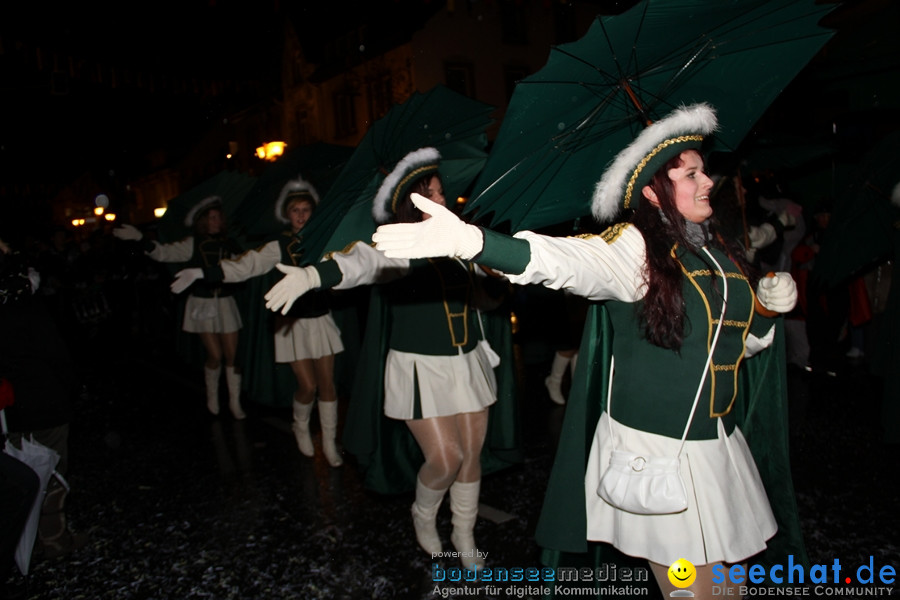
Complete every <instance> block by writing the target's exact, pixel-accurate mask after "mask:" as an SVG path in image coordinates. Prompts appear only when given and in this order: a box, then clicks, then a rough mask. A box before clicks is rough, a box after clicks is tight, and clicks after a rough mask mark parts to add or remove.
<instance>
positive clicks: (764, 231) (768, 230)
mask: <svg viewBox="0 0 900 600" xmlns="http://www.w3.org/2000/svg"><path fill="white" fill-rule="evenodd" d="M747 237H749V238H750V247H751V248H754V249H759V248H765V247H766V246H768V245H769V244H771V243H772V242H774V241H775V240H776V239H777V238H778V232H777V231H775V227H773V226H772V224H771V223H763V224H762V225H760V226H759V227H755V226H754V227H750V231H749V232H748V233H747Z"/></svg>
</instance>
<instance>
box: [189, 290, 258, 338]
mask: <svg viewBox="0 0 900 600" xmlns="http://www.w3.org/2000/svg"><path fill="white" fill-rule="evenodd" d="M242 326H243V322H242V321H241V313H240V311H239V310H238V305H237V302H235V300H234V297H233V296H222V297H216V298H198V297H197V296H188V297H187V301H186V302H185V304H184V321H182V324H181V329H182V330H184V331H187V332H189V333H232V332H235V331H238V330H240V328H241V327H242Z"/></svg>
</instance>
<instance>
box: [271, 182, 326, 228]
mask: <svg viewBox="0 0 900 600" xmlns="http://www.w3.org/2000/svg"><path fill="white" fill-rule="evenodd" d="M295 199H303V200H309V201H310V202H312V205H313V208H315V207H316V206H318V204H319V192H317V191H316V188H315V187H313V184H311V183H310V182H308V181H306V180H305V179H303V177H300V176H298V177H297V178H296V179H291V180H290V181H288V182H287V183H286V184H284V187H282V188H281V193H280V194H278V200H277V201H276V202H275V218H276V219H278V221H279V222H280V223H285V224H286V223H290V222H291V220H290V219H288V216H287V215H286V214H285V211H286V210H287V207H288V204H289V203H290V202H291V201H292V200H295Z"/></svg>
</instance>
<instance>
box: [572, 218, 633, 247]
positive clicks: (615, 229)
mask: <svg viewBox="0 0 900 600" xmlns="http://www.w3.org/2000/svg"><path fill="white" fill-rule="evenodd" d="M630 226H631V223H616V224H615V225H613V226H612V227H609V228H607V229H606V231H604V232H603V233H601V234H600V237H601V238H603V241H604V242H606V243H607V244H612V243H613V242H614V241H616V240H617V239H619V236H621V235H622V233H624V232H625V229H626V228H628V227H630ZM579 237H581V236H579Z"/></svg>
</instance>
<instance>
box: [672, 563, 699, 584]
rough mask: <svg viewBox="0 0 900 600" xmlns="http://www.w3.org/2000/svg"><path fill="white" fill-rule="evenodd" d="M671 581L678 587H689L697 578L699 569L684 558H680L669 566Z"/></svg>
mask: <svg viewBox="0 0 900 600" xmlns="http://www.w3.org/2000/svg"><path fill="white" fill-rule="evenodd" d="M668 575H669V583H671V584H672V585H674V586H675V587H677V588H686V587H689V586H690V585H691V584H692V583H694V580H695V579H697V569H696V568H695V567H694V565H693V564H692V563H691V562H690V561H688V560H685V559H683V558H679V559H678V560H676V561H675V562H673V563H672V564H671V565H670V566H669V571H668Z"/></svg>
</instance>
